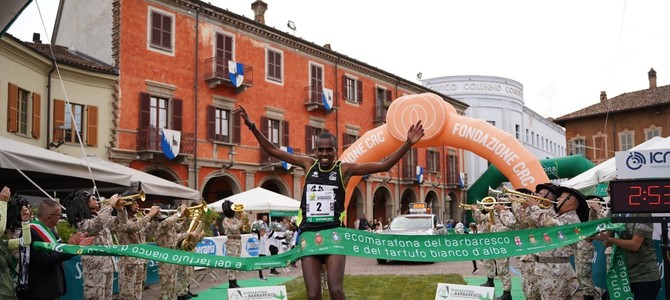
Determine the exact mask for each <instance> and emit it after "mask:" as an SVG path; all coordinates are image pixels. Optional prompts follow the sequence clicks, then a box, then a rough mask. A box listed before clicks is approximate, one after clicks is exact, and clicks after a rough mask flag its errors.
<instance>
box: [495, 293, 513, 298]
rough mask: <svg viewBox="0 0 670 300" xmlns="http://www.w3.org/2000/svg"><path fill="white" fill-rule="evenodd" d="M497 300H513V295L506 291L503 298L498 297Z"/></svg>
mask: <svg viewBox="0 0 670 300" xmlns="http://www.w3.org/2000/svg"><path fill="white" fill-rule="evenodd" d="M496 300H512V293H511V292H510V291H504V292H503V294H502V296H500V297H498V299H496Z"/></svg>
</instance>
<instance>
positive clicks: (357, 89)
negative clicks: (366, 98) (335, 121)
mask: <svg viewBox="0 0 670 300" xmlns="http://www.w3.org/2000/svg"><path fill="white" fill-rule="evenodd" d="M342 89H343V91H342V94H343V95H344V99H345V100H347V101H348V102H349V103H361V102H363V82H362V81H360V80H357V79H356V78H353V77H351V76H347V75H343V76H342Z"/></svg>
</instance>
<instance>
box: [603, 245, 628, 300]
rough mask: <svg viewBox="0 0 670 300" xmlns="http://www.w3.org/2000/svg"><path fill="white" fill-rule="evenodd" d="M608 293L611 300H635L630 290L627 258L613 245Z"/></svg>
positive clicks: (608, 273) (608, 272)
mask: <svg viewBox="0 0 670 300" xmlns="http://www.w3.org/2000/svg"><path fill="white" fill-rule="evenodd" d="M607 291H608V292H609V296H610V299H613V300H620V299H623V300H629V299H630V300H633V293H632V291H631V289H630V281H629V280H628V269H627V268H626V258H625V257H624V255H623V253H622V252H621V249H619V247H617V246H615V245H613V246H612V257H611V261H610V265H609V269H608V270H607Z"/></svg>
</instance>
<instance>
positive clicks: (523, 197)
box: [489, 187, 557, 209]
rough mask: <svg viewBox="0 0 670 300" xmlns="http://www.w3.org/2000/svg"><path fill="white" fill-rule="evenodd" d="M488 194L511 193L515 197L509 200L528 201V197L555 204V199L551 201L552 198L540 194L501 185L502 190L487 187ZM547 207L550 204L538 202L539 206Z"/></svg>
mask: <svg viewBox="0 0 670 300" xmlns="http://www.w3.org/2000/svg"><path fill="white" fill-rule="evenodd" d="M489 194H500V195H507V196H509V195H513V196H516V197H517V198H508V199H509V200H511V201H517V202H521V203H528V201H527V199H528V198H532V199H535V200H538V201H540V202H549V203H551V204H556V203H557V202H556V201H552V200H549V199H546V198H542V197H540V196H534V195H528V194H524V193H522V192H517V191H515V190H511V189H508V188H507V187H503V189H502V191H498V190H494V189H492V188H491V187H489ZM549 207H551V206H550V205H546V204H545V205H542V204H540V208H545V209H546V208H549Z"/></svg>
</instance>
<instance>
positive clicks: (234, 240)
mask: <svg viewBox="0 0 670 300" xmlns="http://www.w3.org/2000/svg"><path fill="white" fill-rule="evenodd" d="M240 227H242V222H241V221H240V220H238V219H237V218H224V219H223V228H224V229H225V230H226V237H227V238H226V244H225V245H226V256H234V257H239V256H240V253H241V250H242V249H241V248H242V235H241V234H240ZM236 274H237V270H230V269H226V275H228V280H236V278H235V275H236Z"/></svg>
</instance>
